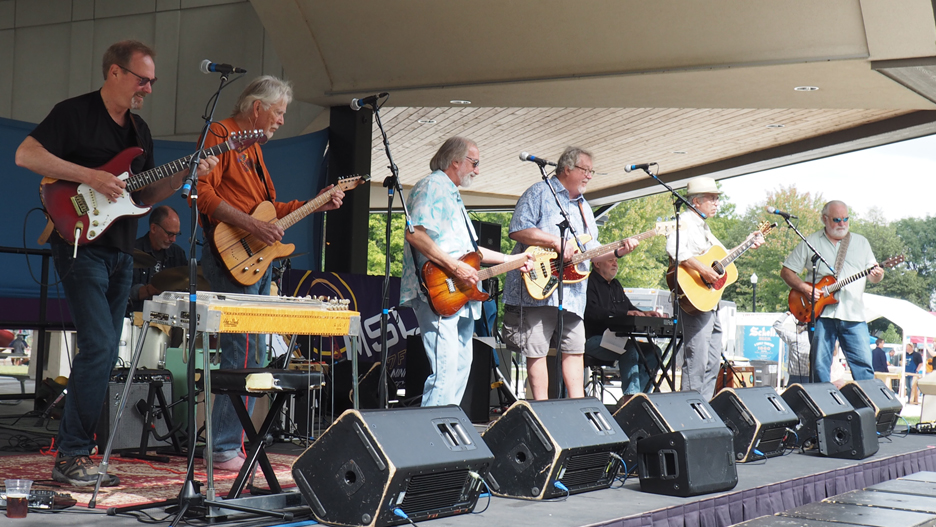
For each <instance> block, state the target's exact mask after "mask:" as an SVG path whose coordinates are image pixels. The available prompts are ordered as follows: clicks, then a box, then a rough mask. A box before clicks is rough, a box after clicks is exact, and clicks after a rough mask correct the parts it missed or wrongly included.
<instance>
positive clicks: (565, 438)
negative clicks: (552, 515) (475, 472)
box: [483, 397, 628, 500]
mask: <svg viewBox="0 0 936 527" xmlns="http://www.w3.org/2000/svg"><path fill="white" fill-rule="evenodd" d="M483 438H484V442H485V443H487V445H488V447H489V448H490V449H491V452H493V454H494V463H493V465H492V466H491V473H490V475H489V476H488V477H487V480H488V485H489V486H490V487H491V491H492V492H493V493H494V494H496V495H498V496H505V497H510V498H524V499H532V500H540V499H548V498H556V497H560V496H566V495H568V494H576V493H580V492H587V491H590V490H598V489H604V488H608V487H610V486H611V484H612V483H614V478H615V476H617V474H618V469H619V468H620V467H621V462H620V459H621V455H622V454H623V453H624V450H625V449H626V448H627V443H628V441H627V435H626V434H625V433H624V431H623V430H621V427H619V426H618V425H617V423H615V422H614V419H613V418H612V417H611V413H610V412H609V411H608V409H607V408H606V407H605V405H603V404H601V402H600V401H599V400H598V399H595V398H594V397H586V398H584V399H552V400H547V401H517V402H516V403H514V404H513V405H512V406H511V407H510V409H509V410H507V411H506V412H505V413H504V415H502V416H501V418H500V419H498V420H497V421H495V422H494V424H492V425H491V427H490V428H488V429H487V430H486V431H485V432H484V435H483Z"/></svg>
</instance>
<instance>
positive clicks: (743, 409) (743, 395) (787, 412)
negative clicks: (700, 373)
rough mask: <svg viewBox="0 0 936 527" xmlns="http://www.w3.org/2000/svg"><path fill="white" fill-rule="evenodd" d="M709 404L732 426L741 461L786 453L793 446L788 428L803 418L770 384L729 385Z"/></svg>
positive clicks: (738, 458)
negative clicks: (758, 386)
mask: <svg viewBox="0 0 936 527" xmlns="http://www.w3.org/2000/svg"><path fill="white" fill-rule="evenodd" d="M709 404H711V405H712V409H714V410H715V413H717V414H718V415H719V417H721V418H722V421H724V422H725V426H727V427H728V429H729V430H731V433H732V434H733V436H734V452H735V459H736V460H737V461H738V462H739V463H745V462H747V461H754V460H759V459H764V458H766V457H774V456H779V455H782V454H783V452H784V451H785V450H786V448H787V446H789V445H788V444H787V432H788V430H792V429H795V428H796V425H797V423H798V422H799V420H798V419H797V417H796V414H795V413H794V412H793V410H792V409H791V408H790V406H789V405H788V404H787V403H786V401H784V400H783V398H781V397H780V396H779V395H777V391H776V390H774V389H773V388H770V387H766V386H765V387H760V388H726V389H724V390H722V391H721V392H719V393H718V395H716V396H715V398H713V399H712V400H711V401H710V402H709ZM792 435H793V434H790V436H792ZM790 442H791V443H792V440H791V441H790Z"/></svg>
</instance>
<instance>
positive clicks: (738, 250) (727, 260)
mask: <svg viewBox="0 0 936 527" xmlns="http://www.w3.org/2000/svg"><path fill="white" fill-rule="evenodd" d="M752 245H754V238H751V239H750V240H748V241H746V242H744V243H742V244H741V245H739V246H737V247H735V249H734V250H733V251H731V252H730V253H728V255H727V256H725V257H724V258H722V259H721V260H719V263H720V264H721V265H722V267H728V266H729V265H730V264H731V262H733V261H735V260H737V259H738V257H739V256H741V255H742V254H744V252H745V251H747V250H748V249H750V248H751V246H752Z"/></svg>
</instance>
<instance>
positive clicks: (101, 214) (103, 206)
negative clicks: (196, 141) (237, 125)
mask: <svg viewBox="0 0 936 527" xmlns="http://www.w3.org/2000/svg"><path fill="white" fill-rule="evenodd" d="M266 139H267V137H266V134H265V133H263V130H251V131H246V132H238V133H233V134H230V135H229V136H228V138H227V140H226V141H225V142H223V143H219V144H217V145H215V146H213V147H211V148H206V149H204V150H202V152H201V155H202V157H206V156H216V155H220V154H223V153H225V152H227V151H228V150H242V149H244V148H246V147H248V146H250V145H252V144H254V143H257V142H259V143H260V144H263V143H265V142H266ZM142 153H143V149H142V148H140V147H137V146H134V147H130V148H128V149H126V150H124V151H123V152H121V153H119V154H117V155H116V156H114V158H113V159H111V160H110V161H108V162H107V163H106V164H104V165H103V166H101V167H99V168H98V170H103V171H105V172H110V173H111V174H113V175H115V176H117V177H118V178H120V179H122V180H124V181H126V183H127V187H126V188H125V189H124V192H123V194H122V195H121V196H120V197H119V198H117V200H116V201H114V202H111V201H109V200H108V199H107V196H105V195H103V194H101V193H100V192H98V191H96V190H94V189H93V188H91V186H90V185H88V184H87V183H82V184H78V183H76V182H74V181H65V180H62V179H53V178H44V179H43V180H42V182H41V183H40V184H39V198H40V199H41V200H42V206H43V207H45V210H46V215H47V216H48V217H49V219H50V220H52V223H53V224H55V230H56V231H58V233H59V236H61V237H62V239H63V240H65V241H66V242H68V243H70V244H72V245H74V244H76V243H77V244H78V245H84V244H86V243H89V242H92V241H94V240H95V239H96V238H98V237H99V236H101V235H102V234H104V232H106V231H107V229H108V228H110V226H111V225H113V224H114V222H115V221H117V220H118V219H120V218H122V217H124V216H142V215H143V214H146V213H147V212H149V210H150V209H151V208H152V207H149V206H145V205H144V206H141V205H137V204H136V203H135V202H134V201H133V197H132V196H131V194H132V193H133V192H136V191H137V190H140V189H141V188H143V187H145V186H147V185H149V184H151V183H155V182H157V181H159V180H161V179H164V178H167V177H169V176H171V175H173V174H175V173H177V172H180V171H182V170H186V169H187V168H188V167H189V161H190V160H191V159H192V157H194V156H195V154H192V155H189V156H186V157H183V158H181V159H177V160H175V161H172V162H171V163H166V164H165V165H160V166H158V167H156V168H151V169H150V170H147V171H145V172H141V173H139V174H133V173H131V172H130V164H131V163H132V162H133V160H134V159H135V158H136V157H137V156H139V155H140V154H142Z"/></svg>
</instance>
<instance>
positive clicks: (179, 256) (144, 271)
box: [130, 233, 188, 312]
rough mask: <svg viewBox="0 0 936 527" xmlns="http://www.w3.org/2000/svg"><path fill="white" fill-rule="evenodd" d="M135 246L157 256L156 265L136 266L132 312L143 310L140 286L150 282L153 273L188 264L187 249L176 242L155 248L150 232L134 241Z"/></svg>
mask: <svg viewBox="0 0 936 527" xmlns="http://www.w3.org/2000/svg"><path fill="white" fill-rule="evenodd" d="M133 248H134V249H139V250H141V251H143V252H145V253H146V254H149V255H150V256H152V257H153V258H156V265H155V266H154V267H134V269H133V282H132V283H131V286H130V311H131V312H133V311H143V301H142V300H140V295H139V293H140V287H139V286H142V285H146V284H148V283H150V281H151V280H152V279H153V275H155V274H156V273H158V272H159V271H162V270H165V269H171V268H173V267H179V266H182V265H186V264H188V260H186V259H185V250H184V249H182V248H181V247H179V246H178V245H176V244H174V243H173V244H172V245H170V246H169V247H168V248H166V249H163V250H162V251H157V250H155V249H153V244H151V243H150V239H149V233H147V234H144V235H143V236H141V237H139V238H137V239H136V241H135V242H133Z"/></svg>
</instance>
